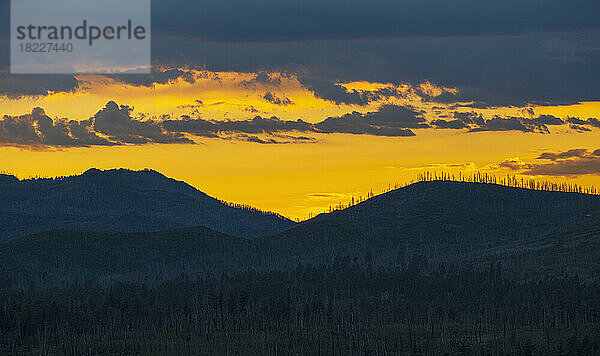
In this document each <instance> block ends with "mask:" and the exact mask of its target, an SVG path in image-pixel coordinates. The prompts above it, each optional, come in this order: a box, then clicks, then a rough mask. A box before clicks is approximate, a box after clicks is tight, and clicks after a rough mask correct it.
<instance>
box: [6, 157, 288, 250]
mask: <svg viewBox="0 0 600 356" xmlns="http://www.w3.org/2000/svg"><path fill="white" fill-rule="evenodd" d="M15 179H16V178H15ZM15 179H12V178H7V179H4V180H0V187H2V189H0V199H1V200H2V201H3V204H2V206H1V207H0V240H8V239H11V238H15V237H19V236H24V235H26V234H31V233H35V232H40V231H44V230H52V229H54V228H60V227H64V226H70V227H71V228H72V229H85V230H96V231H123V232H135V231H154V230H164V229H169V228H175V227H189V226H206V227H208V228H211V229H214V230H217V231H221V232H224V233H228V234H232V235H236V236H247V237H256V236H264V235H269V234H272V233H276V232H278V231H282V230H284V229H286V228H288V227H290V226H293V225H294V222H292V221H291V220H289V219H286V218H283V217H281V216H280V215H278V214H275V213H267V212H261V211H258V210H251V209H242V208H238V207H233V206H230V205H228V204H226V203H224V202H222V201H220V200H218V199H215V198H212V197H210V196H208V195H207V194H205V193H203V192H201V191H200V190H198V189H196V188H194V187H192V186H191V185H189V184H187V183H185V182H182V181H177V180H175V179H173V178H168V177H165V176H164V175H162V174H160V173H158V172H156V171H153V170H143V171H131V170H126V169H113V170H106V171H102V170H98V169H90V170H88V171H86V172H84V173H83V174H81V175H75V176H69V177H60V178H40V179H26V180H18V179H16V180H15ZM2 182H4V183H2ZM131 216H140V217H141V219H140V221H138V222H136V221H135V219H129V218H128V217H131ZM109 217H112V218H109ZM129 220H131V222H130V223H127V221H129ZM231 221H236V224H231Z"/></svg>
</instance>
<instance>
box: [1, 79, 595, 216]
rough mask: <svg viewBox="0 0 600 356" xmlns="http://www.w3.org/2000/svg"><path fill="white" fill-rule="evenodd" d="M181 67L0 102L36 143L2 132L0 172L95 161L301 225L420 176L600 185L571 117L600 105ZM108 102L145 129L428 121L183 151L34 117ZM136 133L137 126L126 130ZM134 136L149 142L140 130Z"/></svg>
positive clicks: (80, 116)
mask: <svg viewBox="0 0 600 356" xmlns="http://www.w3.org/2000/svg"><path fill="white" fill-rule="evenodd" d="M163 70H164V69H163ZM181 70H182V71H183V72H184V73H186V74H187V75H188V77H187V78H188V79H187V80H186V79H185V77H183V76H178V77H176V78H174V79H171V80H169V81H167V82H165V83H163V84H160V83H153V84H151V85H147V86H146V85H138V84H131V83H127V82H126V81H120V80H117V79H115V78H108V77H103V76H99V75H94V76H92V75H87V76H78V77H77V80H78V82H79V87H78V88H77V89H76V90H73V91H67V92H65V91H61V92H55V93H53V92H50V93H48V94H47V95H37V96H34V95H24V96H19V97H15V96H4V97H3V98H1V99H0V113H1V114H2V115H5V117H4V119H3V123H4V124H6V120H9V119H11V118H13V119H14V118H20V120H22V121H24V122H29V123H31V125H32V127H33V128H34V130H35V132H36V133H37V135H38V136H39V138H40V141H39V142H33V141H31V140H30V141H27V140H25V139H22V138H21V141H19V140H20V139H19V137H16V136H14V135H15V134H14V133H13V136H10V133H9V131H8V129H6V127H7V126H4V131H2V129H1V128H2V127H3V126H0V139H2V147H0V157H1V158H0V162H1V165H0V169H1V170H2V171H3V172H4V173H8V174H13V175H15V176H17V177H19V178H21V179H24V178H28V177H40V176H41V177H56V176H65V175H75V174H81V173H82V172H84V171H85V170H87V169H89V168H92V167H95V168H100V169H110V168H128V169H135V170H138V169H144V168H150V169H154V170H157V171H159V172H161V173H163V174H164V175H166V176H168V177H172V178H175V179H177V180H182V181H185V182H187V183H189V184H191V185H193V186H194V187H196V188H198V189H199V190H201V191H203V192H205V193H207V194H209V195H211V196H213V197H216V198H219V199H223V200H226V201H229V202H235V203H243V204H249V205H252V206H254V207H256V208H259V209H264V210H269V211H275V212H278V213H281V214H282V215H284V216H286V217H289V218H293V219H306V218H307V217H309V216H310V215H311V214H312V215H314V214H318V213H321V212H323V211H325V210H327V209H328V207H329V206H331V205H333V206H335V205H337V204H339V203H343V204H347V203H348V202H349V201H350V200H351V199H352V197H354V198H358V197H359V196H362V197H364V196H366V195H367V194H368V193H369V192H370V191H373V192H375V193H378V192H382V191H384V190H386V189H387V188H388V187H389V186H390V185H391V186H394V185H395V184H405V183H407V182H410V181H411V180H413V179H415V177H416V175H417V174H418V173H419V172H423V171H438V172H440V171H445V172H451V173H457V172H459V171H460V172H463V173H465V174H468V173H474V172H487V173H492V174H496V175H501V176H504V175H508V174H511V175H515V174H516V175H524V176H525V177H527V178H528V179H529V178H535V179H539V180H558V181H565V180H566V181H569V182H576V183H578V184H581V185H596V186H600V176H599V174H600V169H599V168H598V160H599V159H600V158H597V156H595V155H594V151H595V150H597V149H600V128H598V127H594V125H593V124H591V123H590V124H588V122H587V121H586V123H582V124H580V125H576V126H573V125H574V124H572V123H567V121H568V120H569V117H572V118H578V119H579V120H587V119H588V118H595V117H598V116H599V115H598V113H600V102H594V101H583V102H576V103H570V104H568V105H552V104H547V105H521V106H516V105H515V106H486V107H479V106H477V105H472V104H473V103H472V102H456V101H452V100H436V98H439V99H441V98H444V97H450V98H452V97H453V96H457V95H460V90H461V89H460V88H459V87H454V86H443V85H441V84H438V83H435V82H431V81H428V80H424V81H421V82H419V83H413V84H411V83H408V82H407V83H400V84H391V83H385V82H369V81H360V82H351V81H348V82H337V83H336V85H337V88H342V90H343V91H345V93H347V94H352V93H354V94H356V95H362V96H363V97H366V96H368V95H369V94H370V93H371V94H373V95H375V93H382V92H385V93H390V92H391V93H393V94H392V95H389V94H385V95H380V96H373V97H371V99H370V100H367V101H366V102H365V103H360V104H352V103H343V102H337V103H336V102H335V101H333V100H327V99H323V98H321V97H319V96H318V95H316V94H315V92H314V91H312V90H310V89H309V88H307V86H306V85H304V84H303V83H302V82H301V81H300V80H299V79H298V77H297V76H296V75H295V74H293V73H286V72H268V73H267V72H258V73H257V72H208V71H198V70H191V69H183V68H182V69H181ZM189 78H193V79H189ZM265 78H266V79H265ZM267 94H269V95H268V96H267ZM110 101H114V102H115V103H117V104H118V105H126V106H128V107H131V108H132V109H133V110H132V111H131V121H132V122H138V121H139V122H147V123H151V125H153V126H152V127H159V126H160V125H161V122H164V121H165V120H171V121H172V120H185V119H188V120H193V119H198V118H201V119H202V120H206V121H210V122H215V123H227V122H229V121H247V120H251V119H252V118H253V117H255V116H260V117H262V118H271V117H273V116H275V117H277V118H278V119H279V120H282V121H296V120H298V119H301V120H302V121H303V122H306V123H310V124H318V123H320V122H323V121H324V120H325V119H327V118H331V117H333V118H337V117H342V116H343V115H344V114H348V113H352V112H357V113H360V114H361V115H365V116H364V119H365V120H367V119H369V115H370V114H369V113H377V112H378V111H379V110H381V109H382V108H385V107H386V105H387V106H390V105H391V106H394V107H402V108H410V110H412V111H413V112H415V113H417V114H418V117H419V119H418V121H419V123H420V124H423V123H424V124H426V125H425V126H423V125H422V126H423V127H412V126H410V125H408V126H407V125H404V126H403V127H406V128H408V129H410V130H411V131H412V133H413V134H414V136H412V135H411V136H397V135H392V134H374V133H372V132H370V131H368V130H367V131H364V132H363V131H360V130H358V131H357V132H354V133H348V130H346V129H337V128H336V129H333V130H329V131H328V130H325V129H319V130H310V131H303V132H302V131H298V130H288V131H268V130H266V131H262V132H256V133H253V132H248V131H247V130H246V131H244V130H241V131H239V130H230V131H226V130H222V131H219V132H217V133H216V134H215V135H212V136H211V135H205V136H198V135H194V134H192V133H189V132H184V133H183V134H181V135H182V137H185V138H187V139H189V140H191V141H190V142H187V143H182V142H179V141H176V142H173V143H157V142H156V141H157V140H156V139H149V140H147V142H143V143H131V142H126V140H125V141H124V140H121V141H120V142H118V143H115V142H116V141H119V140H112V141H115V142H113V144H111V145H95V144H83V143H82V144H62V143H56V142H53V141H52V140H50V139H49V135H50V134H49V132H50V131H47V132H45V131H44V130H46V129H44V128H43V127H40V125H41V124H40V122H39V121H36V120H37V119H34V116H33V115H32V114H31V113H32V110H33V108H35V107H40V108H42V109H43V110H44V112H45V115H47V117H49V118H51V119H53V123H54V126H52V127H54V128H56V127H59V125H58V123H59V122H66V121H64V120H63V119H66V120H75V121H78V122H83V121H84V120H88V119H90V118H93V117H94V116H95V115H97V113H98V112H100V111H101V110H103V109H104V108H105V107H106V106H107V103H108V102H110ZM455 112H458V113H469V115H472V117H476V116H479V115H480V117H481V118H483V120H484V121H488V120H492V119H493V118H494V117H496V116H497V117H500V118H503V119H505V120H509V119H510V118H519V120H520V121H519V120H517V121H519V122H524V123H525V124H526V125H528V122H529V121H528V120H534V119H536V118H538V117H540V116H541V115H542V116H543V115H552V116H553V117H555V118H559V119H561V120H563V121H564V124H559V125H553V124H548V125H544V126H543V127H542V126H541V125H538V126H535V127H533V129H532V130H531V131H528V130H521V129H518V128H513V127H512V126H510V127H508V128H507V127H501V128H497V127H495V126H490V125H491V124H490V125H488V126H485V127H486V128H485V129H482V125H481V124H472V125H471V126H469V127H463V128H441V127H439V126H436V125H433V124H432V122H435V120H445V121H448V122H450V121H455V120H456V117H458V116H456V114H454V113H455ZM28 120H29V121H28ZM359 120H360V119H359ZM352 122H354V121H352ZM507 123H508V122H507ZM127 125H129V126H127V127H128V128H129V127H137V126H135V125H133V124H131V123H130V122H129V123H128V124H127ZM132 125H133V126H132ZM390 125H391V124H388V123H387V121H385V120H384V121H382V122H372V125H371V126H370V128H369V130H370V129H378V128H381V127H388V126H390ZM392 126H393V125H392ZM401 126H402V125H401ZM124 127H125V126H124ZM398 127H400V126H398ZM477 128H479V129H477ZM87 130H92V131H95V132H96V133H97V135H98V137H102V138H108V139H110V137H111V135H110V134H107V133H106V132H103V131H102V130H101V129H99V128H98V127H94V126H90V127H88V129H87ZM131 130H135V129H131ZM544 130H547V131H546V132H542V131H544ZM259 131H260V130H259ZM67 132H69V131H67ZM132 135H141V137H148V136H147V135H146V136H144V135H145V134H144V133H141V134H140V133H137V132H133V133H132ZM206 136H211V137H206ZM191 142H193V143H191ZM573 149H580V151H578V152H576V154H572V155H569V154H567V155H563V156H561V157H556V158H555V159H538V158H539V157H540V155H541V154H543V153H556V154H558V153H561V152H568V151H569V150H573ZM598 156H600V154H598ZM503 162H505V164H503ZM506 162H509V163H511V162H512V164H506ZM540 167H542V168H543V169H539V168H540Z"/></svg>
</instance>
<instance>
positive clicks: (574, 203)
mask: <svg viewBox="0 0 600 356" xmlns="http://www.w3.org/2000/svg"><path fill="white" fill-rule="evenodd" d="M598 218H600V196H598V195H590V194H580V193H565V192H554V191H541V190H531V189H524V188H515V187H507V186H503V185H497V184H484V183H468V182H454V181H432V182H419V183H415V184H412V185H409V186H407V187H404V188H400V189H396V190H393V191H391V192H388V193H385V194H381V195H378V196H375V197H373V198H371V199H368V200H366V201H364V202H362V203H360V204H357V205H355V206H352V207H349V208H347V209H344V210H340V211H334V212H332V213H328V214H321V215H318V216H317V217H315V218H313V219H312V220H309V221H307V222H305V223H304V224H311V225H312V224H319V223H321V222H324V221H331V222H336V223H344V224H352V225H353V226H357V227H358V228H359V229H360V230H361V231H362V233H363V234H369V235H374V236H378V237H379V238H386V239H392V240H394V239H399V238H400V239H409V240H410V239H416V240H427V241H429V242H431V241H451V240H460V241H462V242H469V243H475V242H496V241H503V240H510V239H521V238H526V237H532V236H539V235H542V234H546V233H550V232H552V231H554V230H556V229H560V228H562V227H564V226H568V225H571V224H577V223H579V222H581V221H584V220H593V219H598ZM305 228H306V227H305Z"/></svg>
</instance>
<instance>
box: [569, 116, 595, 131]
mask: <svg viewBox="0 0 600 356" xmlns="http://www.w3.org/2000/svg"><path fill="white" fill-rule="evenodd" d="M567 122H568V123H570V124H573V125H571V128H573V129H574V130H577V131H579V130H582V131H589V129H588V130H586V128H584V127H583V126H585V125H588V126H592V127H596V128H600V120H598V119H596V118H594V117H590V118H588V119H587V120H582V119H580V118H577V117H568V118H567ZM573 126H575V127H573Z"/></svg>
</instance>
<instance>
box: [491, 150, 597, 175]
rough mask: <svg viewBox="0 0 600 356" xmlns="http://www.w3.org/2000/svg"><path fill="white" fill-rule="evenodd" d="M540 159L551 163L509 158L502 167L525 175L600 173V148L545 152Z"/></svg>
mask: <svg viewBox="0 0 600 356" xmlns="http://www.w3.org/2000/svg"><path fill="white" fill-rule="evenodd" d="M537 159H538V160H548V161H550V162H549V163H525V162H523V161H521V160H520V159H518V158H517V159H507V160H505V161H504V162H502V163H500V165H499V166H500V167H504V168H509V169H511V170H515V171H523V172H522V173H521V174H523V175H532V176H567V177H568V176H580V175H599V174H600V149H598V150H595V151H590V150H588V149H584V148H575V149H570V150H567V151H563V152H544V153H542V154H541V155H540V156H539V157H538V158H537Z"/></svg>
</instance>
